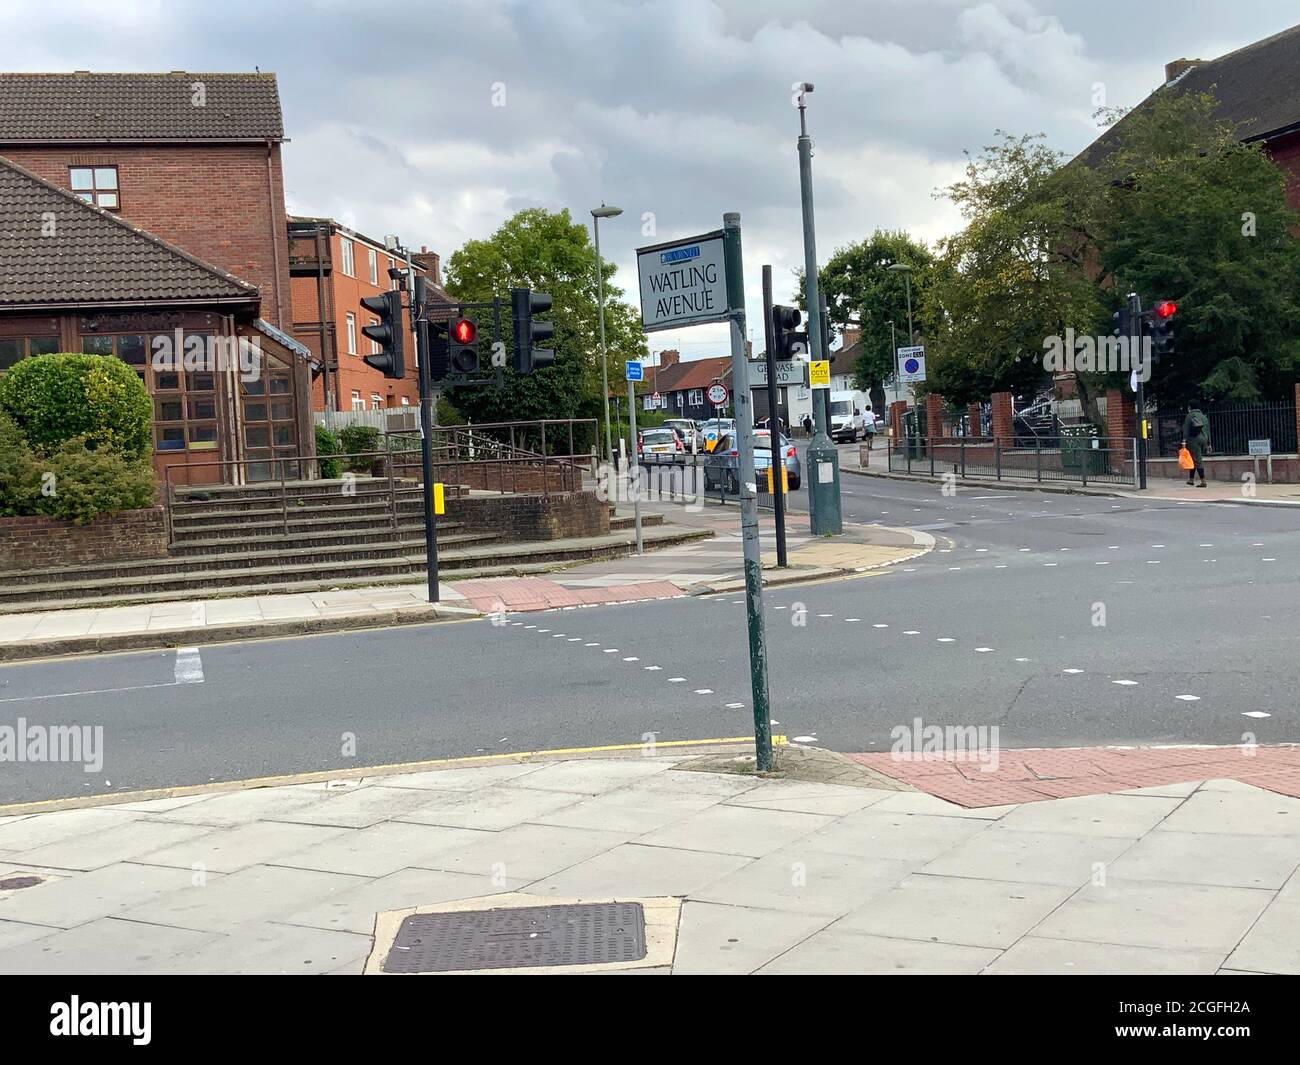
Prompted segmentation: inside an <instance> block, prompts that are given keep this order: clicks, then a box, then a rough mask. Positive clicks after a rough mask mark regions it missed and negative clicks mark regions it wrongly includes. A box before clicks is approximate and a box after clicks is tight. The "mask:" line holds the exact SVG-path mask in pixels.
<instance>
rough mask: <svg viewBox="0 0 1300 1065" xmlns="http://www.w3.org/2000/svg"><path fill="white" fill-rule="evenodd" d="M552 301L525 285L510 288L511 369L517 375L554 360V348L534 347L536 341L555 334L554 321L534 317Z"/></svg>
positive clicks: (549, 306)
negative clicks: (513, 349)
mask: <svg viewBox="0 0 1300 1065" xmlns="http://www.w3.org/2000/svg"><path fill="white" fill-rule="evenodd" d="M551 302H552V301H551V297H550V296H549V295H548V294H547V293H545V292H533V291H532V290H531V289H527V288H512V289H511V290H510V317H511V321H512V323H513V325H514V339H515V351H514V369H515V373H517V374H530V373H532V372H533V371H534V370H538V369H541V368H542V367H544V366H550V365H551V364H552V363H554V362H555V352H554V351H552V350H551V349H549V348H534V347H533V345H534V344H535V343H537V342H538V341H545V340H550V339H551V337H553V336H554V335H555V326H554V324H552V323H551V322H547V321H538V320H537V319H535V318H534V317H533V315H535V314H545V313H546V312H547V311H549V310H550V309H551Z"/></svg>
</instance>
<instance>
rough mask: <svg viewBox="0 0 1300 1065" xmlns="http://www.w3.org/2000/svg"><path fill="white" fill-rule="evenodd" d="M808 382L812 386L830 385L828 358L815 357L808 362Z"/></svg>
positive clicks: (822, 386)
mask: <svg viewBox="0 0 1300 1065" xmlns="http://www.w3.org/2000/svg"><path fill="white" fill-rule="evenodd" d="M808 384H809V385H811V386H812V387H813V388H830V387H831V364H830V360H829V359H817V360H815V361H813V362H810V363H809V364H808Z"/></svg>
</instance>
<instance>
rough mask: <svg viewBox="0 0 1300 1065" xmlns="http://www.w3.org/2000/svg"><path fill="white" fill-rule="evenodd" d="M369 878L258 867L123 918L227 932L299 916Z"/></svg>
mask: <svg viewBox="0 0 1300 1065" xmlns="http://www.w3.org/2000/svg"><path fill="white" fill-rule="evenodd" d="M368 882H369V881H368V880H367V879H366V878H365V877H359V876H346V875H344V874H342V873H320V872H317V871H315V870H314V869H285V868H280V867H279V866H270V865H255V866H252V867H250V868H248V869H241V870H240V871H239V872H237V873H231V874H230V875H229V876H223V877H217V878H213V877H209V878H208V880H207V884H206V886H195V885H190V886H187V887H184V888H182V889H180V890H175V891H170V892H168V893H167V894H165V895H157V896H155V897H154V898H152V899H151V900H150V901H148V902H145V903H142V904H141V905H138V906H133V907H131V908H130V909H128V910H125V911H123V912H122V913H121V914H119V916H121V917H123V918H125V919H127V920H133V921H143V922H145V923H148V924H160V925H174V926H175V927H177V928H194V929H198V930H199V931H207V932H225V931H227V930H229V929H231V928H233V927H235V926H236V925H241V924H245V923H247V922H249V921H273V920H277V919H278V918H279V917H281V916H282V915H283V914H287V913H298V912H299V911H301V910H304V909H306V908H307V907H309V906H314V905H317V904H319V903H321V902H323V901H324V900H326V899H327V898H329V897H330V896H332V895H334V894H336V893H340V892H344V891H348V890H350V889H351V888H354V887H357V886H358V885H361V884H365V883H368Z"/></svg>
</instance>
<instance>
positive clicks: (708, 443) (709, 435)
mask: <svg viewBox="0 0 1300 1065" xmlns="http://www.w3.org/2000/svg"><path fill="white" fill-rule="evenodd" d="M700 429H701V431H702V432H703V433H704V449H705V450H706V451H708V450H711V448H712V447H713V445H715V444H716V443H717V442H718V439H719V437H723V436H729V437H731V438H732V439H733V440H734V439H735V438H736V419H735V418H710V419H709V420H708V421H707V422H705V423H704V424H703V425H702V426H701V427H700Z"/></svg>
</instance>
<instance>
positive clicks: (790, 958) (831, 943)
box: [758, 925, 998, 976]
mask: <svg viewBox="0 0 1300 1065" xmlns="http://www.w3.org/2000/svg"><path fill="white" fill-rule="evenodd" d="M997 956H998V951H996V950H988V949H985V948H983V947H962V946H954V945H953V944H951V943H921V942H918V941H916V940H910V939H886V938H885V937H883V936H868V935H863V934H861V933H859V932H840V931H839V930H838V929H837V927H836V926H835V925H832V926H831V927H830V928H827V929H825V930H824V931H821V932H818V933H817V934H816V935H814V936H812V937H810V938H808V939H806V940H804V941H803V942H802V943H800V944H799V945H798V946H796V947H793V948H792V949H790V950H788V951H787V952H786V953H785V954H783V955H781V957H779V958H777V959H776V960H775V961H773V962H770V963H769V964H767V965H765V966H763V967H762V968H761V969H759V970H758V971H759V972H760V973H765V974H789V975H796V974H803V973H808V974H818V975H821V974H825V975H829V976H839V975H854V974H870V975H896V974H902V973H934V974H948V973H955V974H967V973H978V972H979V971H980V970H981V969H983V968H984V967H985V966H986V965H988V964H989V962H991V961H993V959H994V958H996V957H997Z"/></svg>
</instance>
